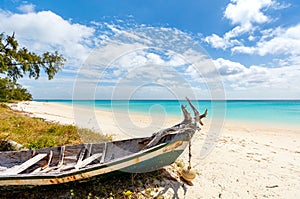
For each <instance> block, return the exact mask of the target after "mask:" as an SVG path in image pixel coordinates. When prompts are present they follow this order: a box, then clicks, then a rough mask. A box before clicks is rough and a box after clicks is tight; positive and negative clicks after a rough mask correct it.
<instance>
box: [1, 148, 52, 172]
mask: <svg viewBox="0 0 300 199" xmlns="http://www.w3.org/2000/svg"><path fill="white" fill-rule="evenodd" d="M46 156H47V154H45V153H43V154H37V155H36V156H34V157H33V158H31V159H29V160H27V161H26V162H24V163H22V164H21V165H18V166H14V167H12V168H8V169H6V170H5V171H4V172H3V171H2V172H1V173H0V174H4V175H16V174H19V173H21V172H22V171H25V170H26V169H28V168H29V167H31V166H32V165H34V164H36V163H37V162H39V161H40V160H42V159H43V158H45V157H46Z"/></svg>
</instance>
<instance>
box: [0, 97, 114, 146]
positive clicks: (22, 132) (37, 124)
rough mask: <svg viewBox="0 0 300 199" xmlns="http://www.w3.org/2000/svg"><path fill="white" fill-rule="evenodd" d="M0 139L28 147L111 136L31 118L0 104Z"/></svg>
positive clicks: (98, 139)
mask: <svg viewBox="0 0 300 199" xmlns="http://www.w3.org/2000/svg"><path fill="white" fill-rule="evenodd" d="M0 140H13V141H15V142H18V143H20V144H22V145H23V146H24V147H25V148H28V149H37V148H45V147H53V146H61V145H72V144H79V143H82V140H84V141H85V142H97V141H107V140H111V137H109V136H105V135H102V134H98V133H96V132H93V131H91V130H89V129H81V128H78V127H76V126H73V125H60V124H57V123H51V122H46V121H44V120H43V119H40V118H31V117H27V116H25V115H24V114H23V113H21V112H16V111H12V110H10V109H9V108H8V107H7V106H6V105H5V104H3V103H2V104H0Z"/></svg>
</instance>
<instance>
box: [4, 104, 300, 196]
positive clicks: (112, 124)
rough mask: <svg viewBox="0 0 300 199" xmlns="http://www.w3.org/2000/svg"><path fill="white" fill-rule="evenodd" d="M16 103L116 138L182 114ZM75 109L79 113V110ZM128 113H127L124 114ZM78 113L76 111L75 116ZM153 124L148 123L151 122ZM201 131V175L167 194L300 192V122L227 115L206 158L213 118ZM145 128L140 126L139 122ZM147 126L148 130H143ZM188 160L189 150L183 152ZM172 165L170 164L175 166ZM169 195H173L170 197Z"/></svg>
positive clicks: (197, 144) (197, 162) (196, 146)
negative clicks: (229, 118)
mask: <svg viewBox="0 0 300 199" xmlns="http://www.w3.org/2000/svg"><path fill="white" fill-rule="evenodd" d="M10 106H11V108H13V109H15V110H19V111H23V112H25V113H26V114H27V115H29V116H31V117H40V118H44V119H45V120H47V121H53V122H59V123H62V124H74V125H78V126H80V127H84V128H90V129H94V130H98V131H100V132H102V133H104V134H109V135H112V136H113V139H114V140H117V139H125V138H129V137H134V136H147V135H151V134H152V133H153V132H155V131H157V130H159V129H160V128H164V127H169V126H172V125H174V124H176V123H178V122H180V121H181V119H182V118H178V117H168V118H165V121H163V122H161V121H153V118H151V116H149V115H143V114H136V113H135V114H133V113H131V114H130V116H129V118H130V121H131V122H130V123H131V124H135V125H131V124H128V125H123V124H124V123H125V124H126V123H127V122H128V117H127V116H128V114H127V113H119V114H118V115H117V116H116V113H112V112H108V111H103V110H96V111H95V112H94V115H93V116H91V118H88V117H84V118H85V119H83V120H81V118H83V116H84V115H85V114H86V115H88V114H90V111H87V110H86V109H84V108H77V110H75V111H74V110H73V107H72V106H68V105H62V104H56V103H48V102H20V103H18V104H11V105H10ZM74 113H75V114H74ZM122 114H123V115H122ZM74 115H75V116H74ZM151 122H152V124H153V125H151V127H150V128H147V126H148V125H149V124H151ZM204 122H205V124H206V125H205V126H203V128H202V130H201V132H200V133H197V134H196V135H195V136H194V138H193V143H192V151H193V159H192V165H193V168H194V169H196V170H197V172H198V175H197V177H196V179H195V180H194V181H193V186H186V185H185V186H182V183H177V184H176V183H173V184H171V185H170V186H169V188H168V189H167V190H166V189H164V188H163V187H161V188H160V189H161V190H165V191H164V195H166V196H172V197H175V198H176V197H177V198H191V199H194V198H295V199H296V198H300V130H299V129H296V128H288V127H285V128H284V127H279V126H278V127H277V126H275V125H274V126H267V125H265V126H264V125H261V124H257V125H254V124H250V123H241V122H235V121H225V123H224V125H223V128H222V132H221V135H220V137H219V138H218V140H217V142H216V145H215V147H214V148H213V150H212V151H211V153H209V155H207V156H206V157H205V158H202V159H200V156H199V152H200V149H201V146H202V145H203V142H204V139H205V136H206V133H207V131H208V129H209V127H210V121H208V120H204ZM137 126H138V127H139V128H136V127H137ZM141 129H142V130H146V131H143V134H141ZM179 159H180V160H179V161H183V162H184V163H185V165H187V150H186V151H185V153H184V154H183V155H182V156H181V157H180V158H179ZM172 167H173V166H170V168H169V169H172ZM167 198H168V197H167Z"/></svg>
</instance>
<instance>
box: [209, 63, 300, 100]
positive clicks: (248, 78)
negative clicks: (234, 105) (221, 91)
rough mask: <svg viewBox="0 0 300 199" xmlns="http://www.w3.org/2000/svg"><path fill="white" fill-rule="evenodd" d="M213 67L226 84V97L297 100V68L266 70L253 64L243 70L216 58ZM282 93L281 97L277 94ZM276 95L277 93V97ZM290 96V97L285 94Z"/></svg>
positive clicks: (299, 91)
mask: <svg viewBox="0 0 300 199" xmlns="http://www.w3.org/2000/svg"><path fill="white" fill-rule="evenodd" d="M214 62H215V65H216V66H217V68H218V69H219V71H220V74H221V75H222V78H223V81H224V82H225V85H226V93H227V97H228V98H236V97H237V95H236V94H237V93H238V91H243V90H244V91H245V92H242V93H243V94H242V95H240V97H239V98H243V97H245V98H255V97H256V98H289V97H292V98H299V97H300V88H299V86H298V85H300V79H299V78H298V77H299V76H300V65H289V66H285V67H277V68H270V67H269V68H268V67H263V66H255V65H252V66H250V67H246V66H244V65H242V64H240V63H238V62H233V61H231V60H226V59H223V58H218V59H216V60H214ZM283 92H284V93H285V96H281V94H280V93H283ZM276 93H277V94H276ZM288 93H289V94H288Z"/></svg>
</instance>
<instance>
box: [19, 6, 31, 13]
mask: <svg viewBox="0 0 300 199" xmlns="http://www.w3.org/2000/svg"><path fill="white" fill-rule="evenodd" d="M17 9H18V10H20V11H21V12H23V13H30V12H34V9H35V5H33V4H23V5H20V6H19V7H18V8H17Z"/></svg>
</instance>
